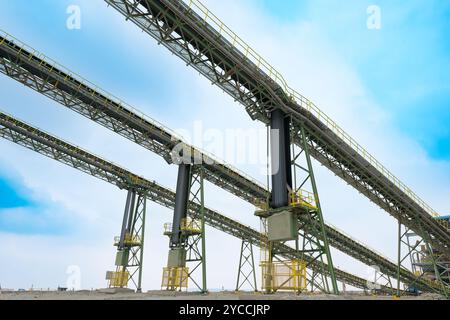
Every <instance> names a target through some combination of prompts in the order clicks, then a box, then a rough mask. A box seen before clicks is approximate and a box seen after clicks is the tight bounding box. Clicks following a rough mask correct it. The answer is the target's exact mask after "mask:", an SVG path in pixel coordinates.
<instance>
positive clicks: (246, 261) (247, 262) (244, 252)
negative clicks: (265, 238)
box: [236, 240, 258, 292]
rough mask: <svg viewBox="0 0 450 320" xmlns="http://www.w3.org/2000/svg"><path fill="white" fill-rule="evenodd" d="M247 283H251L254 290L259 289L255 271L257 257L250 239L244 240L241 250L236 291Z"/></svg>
mask: <svg viewBox="0 0 450 320" xmlns="http://www.w3.org/2000/svg"><path fill="white" fill-rule="evenodd" d="M246 284H247V285H249V286H250V288H251V289H252V290H253V291H255V292H257V291H258V284H257V282H256V272H255V257H254V255H253V244H252V243H251V242H249V241H246V240H242V243H241V251H240V255H239V266H238V275H237V281H236V291H239V290H241V288H242V287H243V286H244V285H246Z"/></svg>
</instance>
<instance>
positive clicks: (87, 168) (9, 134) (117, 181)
mask: <svg viewBox="0 0 450 320" xmlns="http://www.w3.org/2000/svg"><path fill="white" fill-rule="evenodd" d="M0 137H2V138H5V139H7V140H10V141H12V142H14V143H16V144H18V145H21V146H24V147H26V148H28V149H31V150H33V151H35V152H38V153H40V154H42V155H45V156H47V157H49V158H51V159H54V160H57V161H59V162H61V163H64V164H66V165H68V166H70V167H73V168H75V169H78V170H80V171H82V172H85V173H87V174H89V175H91V176H93V177H96V178H98V179H101V180H104V181H106V182H109V183H111V184H113V185H115V186H117V187H119V188H120V189H126V190H130V189H133V190H136V191H137V192H140V193H142V194H144V195H145V196H146V197H147V198H148V199H149V200H150V201H152V202H155V203H158V204H160V205H161V206H163V207H166V208H170V209H173V208H174V206H175V197H176V195H175V192H173V191H171V190H169V189H167V188H164V187H162V186H160V185H159V184H157V183H156V182H152V181H149V180H146V179H144V178H143V177H141V176H138V175H136V174H133V173H131V172H130V171H127V170H125V169H123V168H121V167H119V166H117V165H115V164H113V163H111V162H108V161H106V160H104V159H102V158H100V157H97V156H95V155H93V154H90V153H88V152H87V151H85V150H82V149H80V148H78V147H76V146H73V145H71V144H69V143H67V142H64V141H62V140H60V139H58V138H56V137H54V136H52V135H50V134H47V133H45V132H43V131H41V130H39V129H37V128H35V127H32V126H30V125H28V124H26V123H24V122H22V121H19V120H17V119H14V118H13V117H11V116H9V115H7V114H5V113H3V112H0ZM191 205H192V206H191V207H190V215H191V216H192V217H197V216H198V214H199V212H200V208H199V207H198V205H197V204H195V203H191ZM205 221H206V223H207V224H209V225H210V226H211V227H213V228H215V229H217V230H220V231H222V232H225V233H227V234H229V235H232V236H234V237H236V238H238V239H242V240H245V241H248V242H249V243H254V244H255V245H259V244H260V243H261V239H263V238H264V237H265V236H264V235H263V234H261V233H260V232H258V231H256V230H254V229H252V228H250V227H248V226H246V225H243V224H241V223H239V222H237V221H234V220H232V219H231V218H228V217H226V216H224V215H222V214H220V213H218V212H217V211H214V210H212V209H208V208H205ZM279 246H280V247H279V249H280V251H282V252H284V253H283V256H284V257H286V258H289V259H294V258H300V257H298V256H297V252H296V251H295V250H294V249H293V248H291V247H289V246H286V245H283V244H280V245H279ZM303 258H304V257H303ZM308 262H310V263H311V264H310V267H311V268H312V269H313V270H316V271H317V272H321V270H322V266H321V265H320V263H319V262H318V261H308ZM325 270H327V269H326V268H325ZM335 273H336V277H337V279H338V280H339V281H342V282H344V283H347V284H349V285H352V286H354V287H356V288H361V289H368V282H367V280H366V279H363V278H360V277H357V276H355V275H352V274H350V273H347V272H345V271H342V270H339V269H336V268H335ZM382 291H384V292H387V293H392V292H393V289H392V288H389V287H384V286H383V287H382Z"/></svg>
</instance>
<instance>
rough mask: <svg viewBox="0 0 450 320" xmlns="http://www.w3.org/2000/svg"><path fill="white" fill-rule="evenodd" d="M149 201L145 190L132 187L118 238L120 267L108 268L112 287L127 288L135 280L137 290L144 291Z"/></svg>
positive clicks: (117, 256)
mask: <svg viewBox="0 0 450 320" xmlns="http://www.w3.org/2000/svg"><path fill="white" fill-rule="evenodd" d="M136 197H137V199H136ZM146 203H147V198H146V196H145V195H144V194H142V193H140V192H137V191H136V190H129V191H128V194H127V200H126V204H125V211H124V216H123V222H122V228H121V232H120V236H117V237H115V239H114V245H115V246H116V247H117V253H116V261H115V265H116V270H115V271H112V272H111V271H109V272H107V280H108V281H109V284H108V286H109V287H110V288H126V287H128V286H129V284H130V281H131V283H132V284H133V286H134V287H135V288H136V291H137V292H141V291H142V265H143V260H144V235H145V215H146Z"/></svg>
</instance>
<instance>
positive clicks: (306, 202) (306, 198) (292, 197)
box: [289, 190, 317, 209]
mask: <svg viewBox="0 0 450 320" xmlns="http://www.w3.org/2000/svg"><path fill="white" fill-rule="evenodd" d="M289 204H290V205H291V206H292V207H299V206H304V207H308V208H311V209H317V204H316V199H315V197H314V194H313V193H311V192H309V191H306V190H299V191H297V192H290V193H289Z"/></svg>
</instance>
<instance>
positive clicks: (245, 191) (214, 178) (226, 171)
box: [0, 33, 436, 291]
mask: <svg viewBox="0 0 450 320" xmlns="http://www.w3.org/2000/svg"><path fill="white" fill-rule="evenodd" d="M0 58H1V60H0V71H1V72H3V73H5V74H6V75H8V76H9V77H11V78H13V79H15V80H17V81H19V82H21V83H23V84H25V85H26V86H28V87H30V88H32V89H34V90H36V91H38V92H40V93H41V94H44V95H46V96H48V97H49V98H51V99H53V100H55V101H57V102H59V103H61V104H62V105H64V106H66V107H68V108H70V109H71V110H74V111H76V112H78V113H80V114H82V115H84V116H85V117H87V118H89V119H91V120H93V121H95V122H97V123H99V124H101V125H103V126H105V127H107V128H109V129H111V130H113V131H114V132H116V133H118V134H120V135H122V136H124V137H126V138H127V139H130V140H131V141H134V142H135V143H138V144H139V145H141V146H143V147H145V148H147V149H149V150H151V151H152V152H155V153H156V154H159V155H161V156H162V157H163V158H164V159H166V160H167V161H168V162H169V163H170V162H171V155H170V153H171V151H172V149H173V148H174V146H175V145H177V144H178V143H184V142H183V140H182V138H181V137H179V136H178V135H177V134H176V133H174V132H172V131H171V130H170V129H168V128H166V127H165V126H163V125H162V124H160V123H158V122H157V121H155V120H153V119H151V118H149V117H147V116H145V115H144V114H142V113H141V112H139V111H137V110H135V109H134V108H132V107H131V106H129V105H128V104H126V103H125V102H123V101H121V100H120V99H118V98H116V97H114V96H113V95H111V94H109V93H107V92H105V91H104V90H102V89H100V88H99V87H98V86H96V85H94V84H92V83H91V82H89V81H88V80H86V79H83V78H82V77H80V76H78V75H77V74H75V73H74V72H71V71H69V70H68V69H67V68H65V67H63V66H61V65H59V64H58V63H56V62H55V61H53V60H51V59H49V58H48V57H46V56H45V55H43V54H41V53H39V52H37V51H36V50H34V49H32V48H30V47H28V46H26V45H25V44H23V43H21V42H20V41H19V40H17V39H14V38H13V37H11V36H9V35H7V34H6V33H3V34H1V35H0ZM188 148H189V149H191V150H193V153H194V154H196V155H198V156H199V157H201V158H202V159H203V160H204V161H203V165H204V167H205V171H204V172H205V178H206V179H207V180H209V181H210V182H212V183H214V184H216V185H217V186H219V187H221V188H223V189H225V190H227V191H229V192H231V193H233V194H235V195H237V196H238V197H240V198H242V199H243V200H245V201H248V202H250V203H256V202H259V203H261V202H265V201H266V199H267V197H268V195H269V192H268V191H267V189H266V188H265V187H264V186H262V184H261V183H259V182H257V181H255V180H254V179H252V178H251V177H249V176H248V175H246V174H244V173H242V172H240V171H239V170H237V169H235V168H233V167H232V166H230V165H228V164H225V163H223V162H221V161H220V160H218V159H216V158H215V157H213V156H212V155H209V154H207V153H205V152H204V151H201V150H199V149H196V148H195V147H192V146H188ZM325 227H326V231H327V234H328V236H329V241H330V245H331V246H333V247H334V248H336V249H338V250H340V251H341V252H343V253H345V254H348V255H350V256H351V257H353V258H355V259H357V260H359V261H361V262H363V263H365V264H367V265H369V266H373V265H376V266H379V267H380V271H381V272H382V273H384V274H385V275H387V276H389V277H392V278H396V276H397V265H396V264H395V263H393V262H391V261H390V260H389V259H387V258H386V257H384V256H383V255H381V254H379V253H377V252H375V251H374V250H373V249H370V248H369V247H368V246H367V245H364V244H362V243H360V242H359V241H357V240H355V239H353V238H351V237H350V236H348V235H345V234H344V233H343V232H341V231H339V230H337V229H336V228H335V227H332V226H330V225H326V226H325ZM401 280H402V281H403V282H404V283H405V284H408V283H413V282H415V281H419V283H420V288H421V289H423V290H424V291H430V290H432V291H434V290H435V289H436V288H435V286H434V284H430V283H429V282H428V281H424V280H423V279H420V280H416V277H415V276H414V274H413V273H411V272H410V271H408V270H406V269H404V268H402V269H401Z"/></svg>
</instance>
